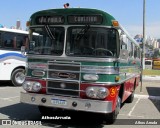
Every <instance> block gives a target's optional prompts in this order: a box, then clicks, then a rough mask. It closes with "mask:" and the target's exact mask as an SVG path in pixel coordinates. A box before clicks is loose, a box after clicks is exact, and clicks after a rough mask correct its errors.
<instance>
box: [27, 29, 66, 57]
mask: <svg viewBox="0 0 160 128" xmlns="http://www.w3.org/2000/svg"><path fill="white" fill-rule="evenodd" d="M31 31H32V33H33V32H34V33H38V36H36V37H31V38H30V45H29V54H40V55H56V56H60V55H62V54H63V46H64V32H65V31H64V28H63V27H48V26H44V27H38V28H37V27H36V28H35V27H34V28H31Z"/></svg>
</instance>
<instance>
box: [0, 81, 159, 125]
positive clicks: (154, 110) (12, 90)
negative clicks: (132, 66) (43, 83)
mask: <svg viewBox="0 0 160 128" xmlns="http://www.w3.org/2000/svg"><path fill="white" fill-rule="evenodd" d="M0 85H1V86H0V119H5V120H6V119H7V120H8V119H9V120H12V121H16V120H26V121H40V120H41V118H42V117H41V115H40V113H39V111H38V109H37V107H36V106H32V105H26V104H22V103H20V102H19V101H20V97H19V96H20V91H23V89H22V88H21V87H13V86H11V85H10V84H9V83H5V82H2V83H0ZM140 85H141V84H140ZM142 85H143V86H142V87H143V88H142V92H140V86H139V87H138V88H137V89H136V94H135V99H134V101H133V103H130V104H129V103H125V104H124V105H123V107H122V108H121V111H120V113H119V115H118V120H117V122H116V123H115V125H105V122H102V121H101V120H99V119H100V118H99V115H95V114H84V113H80V112H68V111H61V112H60V113H55V114H54V116H59V115H60V116H63V117H65V116H70V117H71V118H72V119H77V120H81V121H80V122H76V123H75V122H71V121H72V120H71V121H65V122H62V121H56V120H41V121H42V122H41V123H42V125H41V126H38V125H37V126H34V125H32V126H29V127H30V128H32V127H34V128H38V127H39V128H48V127H54V128H81V127H82V128H84V127H93V128H124V127H127V128H130V127H135V128H137V127H138V128H139V127H140V128H141V127H143V128H147V127H148V128H149V127H153V128H154V127H155V128H158V127H160V126H158V125H140V124H143V123H146V121H151V122H152V123H156V122H157V121H158V123H160V120H157V119H160V98H159V95H160V82H158V81H150V82H145V81H144V82H143V84H142ZM133 119H135V120H133ZM141 119H146V120H141ZM150 119H153V120H150ZM83 120H85V121H86V120H88V121H89V120H92V123H91V124H89V125H86V124H83V122H84V121H83ZM123 123H125V124H130V123H131V124H134V123H139V125H122V124H123ZM117 124H118V125H117ZM3 127H4V128H8V127H9V126H7V125H6V126H4V125H3ZM10 127H13V128H15V127H16V128H18V127H21V126H17V125H16V126H10ZM24 127H26V128H27V127H28V126H23V128H24Z"/></svg>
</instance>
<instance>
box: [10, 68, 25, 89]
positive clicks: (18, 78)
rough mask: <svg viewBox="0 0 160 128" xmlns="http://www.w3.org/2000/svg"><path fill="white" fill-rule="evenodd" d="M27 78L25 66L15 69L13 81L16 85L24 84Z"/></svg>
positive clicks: (12, 76)
mask: <svg viewBox="0 0 160 128" xmlns="http://www.w3.org/2000/svg"><path fill="white" fill-rule="evenodd" d="M24 80H25V70H24V69H23V68H18V69H15V70H14V71H13V72H12V75H11V81H12V83H13V85H14V86H22V84H23V82H24Z"/></svg>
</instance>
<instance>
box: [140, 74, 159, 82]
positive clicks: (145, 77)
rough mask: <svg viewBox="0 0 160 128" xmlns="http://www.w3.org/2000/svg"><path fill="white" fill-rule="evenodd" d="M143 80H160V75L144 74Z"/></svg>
mask: <svg viewBox="0 0 160 128" xmlns="http://www.w3.org/2000/svg"><path fill="white" fill-rule="evenodd" d="M142 80H147V81H148V80H149V81H150V80H159V81H160V76H148V75H143V76H142Z"/></svg>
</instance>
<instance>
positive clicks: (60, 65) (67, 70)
mask: <svg viewBox="0 0 160 128" xmlns="http://www.w3.org/2000/svg"><path fill="white" fill-rule="evenodd" d="M79 83H80V64H79V63H67V62H57V61H56V62H51V61H50V62H48V82H47V93H48V94H55V95H65V96H75V97H78V96H79Z"/></svg>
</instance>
